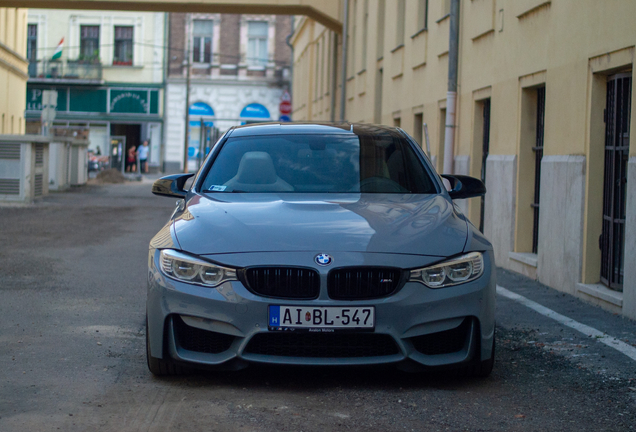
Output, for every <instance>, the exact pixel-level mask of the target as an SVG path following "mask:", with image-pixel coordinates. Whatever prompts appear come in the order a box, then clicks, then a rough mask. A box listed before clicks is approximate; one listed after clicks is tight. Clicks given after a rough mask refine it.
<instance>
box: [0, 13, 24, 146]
mask: <svg viewBox="0 0 636 432" xmlns="http://www.w3.org/2000/svg"><path fill="white" fill-rule="evenodd" d="M26 21H27V10H26V9H15V8H0V134H22V133H24V109H25V106H26V101H25V100H24V95H25V94H26V85H27V79H28V77H29V75H28V73H27V69H28V63H27V59H26Z"/></svg>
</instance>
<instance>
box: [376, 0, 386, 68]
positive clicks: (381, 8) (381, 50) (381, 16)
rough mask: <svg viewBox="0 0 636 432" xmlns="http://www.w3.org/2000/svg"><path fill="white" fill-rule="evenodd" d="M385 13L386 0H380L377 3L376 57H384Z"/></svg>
mask: <svg viewBox="0 0 636 432" xmlns="http://www.w3.org/2000/svg"><path fill="white" fill-rule="evenodd" d="M385 13H386V0H380V2H379V4H378V39H377V46H376V49H377V51H378V54H377V55H378V59H380V58H382V57H384V16H385Z"/></svg>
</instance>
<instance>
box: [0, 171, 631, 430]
mask: <svg viewBox="0 0 636 432" xmlns="http://www.w3.org/2000/svg"><path fill="white" fill-rule="evenodd" d="M150 185H151V184H150V182H132V183H126V184H120V185H102V186H85V187H80V188H76V189H72V190H70V191H68V192H64V193H56V194H51V195H49V196H48V197H46V198H44V199H43V200H41V201H39V202H37V203H36V204H34V205H30V206H26V207H0V245H1V246H0V370H1V371H2V372H1V373H0V431H2V432H12V431H21V432H22V431H56V430H61V431H95V430H98V431H167V430H173V431H180V430H183V431H328V430H352V431H370V430H373V431H375V430H378V431H379V430H382V431H429V430H430V431H447V430H449V431H553V430H554V431H630V430H635V429H636V359H633V358H630V356H628V355H626V354H625V353H623V352H620V351H618V350H617V349H614V348H613V347H612V346H608V344H605V343H601V340H602V339H603V337H602V336H598V335H596V336H592V337H590V335H587V334H584V333H582V332H580V331H577V330H575V329H573V328H572V327H568V326H566V325H563V324H562V323H559V322H557V321H555V320H553V319H551V318H549V317H546V316H544V315H541V314H540V313H538V312H536V311H535V310H532V309H529V308H528V307H527V306H526V305H524V304H521V303H519V302H518V301H515V300H512V299H510V298H508V297H504V296H501V295H500V296H498V299H497V301H498V310H497V350H496V354H497V361H496V364H495V369H494V371H493V373H492V375H491V377H489V378H486V379H456V378H452V377H449V376H447V375H443V374H407V373H403V372H399V371H395V370H393V369H316V368H299V369H290V368H269V367H252V368H248V369H246V370H244V371H240V372H223V373H200V374H195V375H191V376H186V377H177V378H162V379H159V378H155V377H153V376H152V375H151V374H150V372H149V371H148V370H147V368H146V361H145V348H144V347H145V343H144V312H145V290H146V282H145V281H146V269H147V249H148V242H149V240H150V238H151V237H152V236H153V235H154V234H155V233H156V232H157V231H158V230H159V229H160V228H161V226H163V224H164V223H165V222H166V221H167V219H168V217H169V215H170V212H171V211H172V209H173V207H174V205H175V200H174V199H169V198H160V197H155V196H153V195H151V193H150ZM498 281H499V285H501V286H502V287H504V288H505V289H507V290H509V291H511V292H513V293H516V294H519V295H522V296H524V297H525V298H527V299H529V300H532V301H534V302H536V303H538V304H540V305H542V306H545V307H547V308H549V309H551V310H553V311H555V312H557V313H559V314H561V315H564V316H566V317H568V318H571V319H573V320H576V321H577V322H578V323H582V324H584V325H587V326H589V327H593V328H594V329H597V330H598V331H600V332H602V333H603V334H605V333H606V334H607V335H609V336H613V337H615V338H617V339H618V340H620V341H622V342H624V343H625V346H628V347H634V346H635V345H636V322H634V321H630V320H627V319H624V318H622V317H620V316H618V315H614V314H611V313H608V312H605V311H603V310H601V309H599V308H597V307H593V306H590V305H587V304H585V303H583V302H581V301H579V300H577V299H575V298H573V297H571V296H568V295H564V294H562V293H559V292H557V291H555V290H552V289H550V288H547V287H544V286H542V285H540V284H538V283H536V282H534V281H532V280H529V279H527V278H524V277H522V276H519V275H515V274H512V273H509V272H505V271H499V273H498Z"/></svg>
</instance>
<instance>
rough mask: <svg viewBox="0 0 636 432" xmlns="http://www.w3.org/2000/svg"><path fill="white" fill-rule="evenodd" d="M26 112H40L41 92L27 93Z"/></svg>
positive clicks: (36, 90)
mask: <svg viewBox="0 0 636 432" xmlns="http://www.w3.org/2000/svg"><path fill="white" fill-rule="evenodd" d="M26 109H27V111H42V90H41V89H29V90H28V91H27V106H26Z"/></svg>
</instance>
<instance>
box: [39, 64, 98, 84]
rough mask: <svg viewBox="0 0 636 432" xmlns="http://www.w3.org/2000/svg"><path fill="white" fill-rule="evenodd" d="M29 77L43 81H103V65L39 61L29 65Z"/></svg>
mask: <svg viewBox="0 0 636 432" xmlns="http://www.w3.org/2000/svg"><path fill="white" fill-rule="evenodd" d="M29 76H30V77H31V78H32V79H42V80H77V81H101V80H102V65H101V63H100V62H99V61H95V60H37V61H32V62H31V63H30V64H29Z"/></svg>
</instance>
